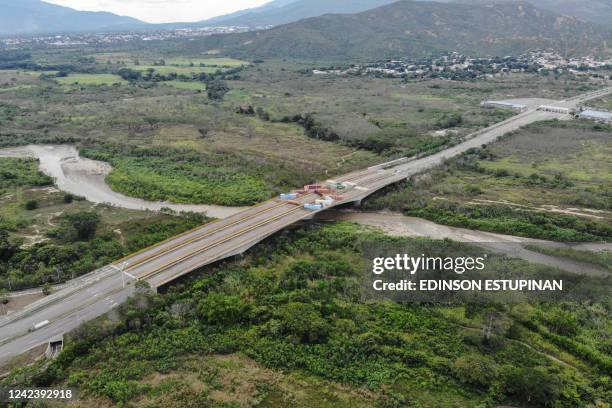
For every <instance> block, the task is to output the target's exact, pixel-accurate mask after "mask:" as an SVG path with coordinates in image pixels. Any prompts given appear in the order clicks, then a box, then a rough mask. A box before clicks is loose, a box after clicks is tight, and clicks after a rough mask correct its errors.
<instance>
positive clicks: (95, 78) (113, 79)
mask: <svg viewBox="0 0 612 408" xmlns="http://www.w3.org/2000/svg"><path fill="white" fill-rule="evenodd" d="M55 80H56V81H57V82H59V83H60V84H62V85H74V84H78V85H114V84H126V83H127V81H125V80H123V79H122V78H121V77H120V76H118V75H112V74H70V75H68V76H67V77H63V78H55Z"/></svg>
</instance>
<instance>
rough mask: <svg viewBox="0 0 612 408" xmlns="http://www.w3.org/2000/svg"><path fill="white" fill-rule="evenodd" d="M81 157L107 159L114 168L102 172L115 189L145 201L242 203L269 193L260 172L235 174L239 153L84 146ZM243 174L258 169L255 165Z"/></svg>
mask: <svg viewBox="0 0 612 408" xmlns="http://www.w3.org/2000/svg"><path fill="white" fill-rule="evenodd" d="M82 154H83V155H84V156H86V157H89V158H92V159H96V160H104V161H108V162H110V163H111V164H112V165H113V167H114V170H113V172H112V173H111V174H109V175H108V176H107V182H108V184H110V185H111V187H113V189H115V190H116V191H119V192H122V193H124V194H127V195H131V196H135V197H144V198H147V199H149V200H169V201H173V202H177V203H208V204H220V205H247V204H254V203H257V202H258V201H263V200H265V199H267V198H268V197H270V196H271V194H272V191H273V190H272V189H271V188H270V187H269V186H268V185H266V183H265V181H264V179H263V176H262V175H261V176H259V177H254V176H249V175H247V174H241V172H240V171H239V169H240V167H242V166H244V163H242V161H241V160H240V158H239V157H235V158H233V159H231V158H230V157H228V155H214V154H207V155H203V154H199V153H197V152H194V151H189V150H178V149H176V150H170V149H163V148H149V149H146V148H133V149H131V150H125V149H123V148H121V147H117V146H108V147H106V148H103V147H98V148H96V147H90V148H86V149H83V150H82ZM246 167H247V168H249V167H250V169H249V170H250V171H249V173H255V172H257V173H259V174H263V173H260V172H259V171H257V169H256V168H255V164H252V165H251V166H248V165H247V166H246Z"/></svg>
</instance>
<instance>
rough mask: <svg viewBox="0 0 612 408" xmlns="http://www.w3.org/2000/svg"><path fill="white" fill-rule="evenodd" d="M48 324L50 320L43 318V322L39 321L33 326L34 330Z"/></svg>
mask: <svg viewBox="0 0 612 408" xmlns="http://www.w3.org/2000/svg"><path fill="white" fill-rule="evenodd" d="M48 324H49V321H48V320H43V321H42V322H38V323H36V324H35V325H34V326H33V327H32V331H34V330H38V329H40V328H42V327H45V326H46V325H48Z"/></svg>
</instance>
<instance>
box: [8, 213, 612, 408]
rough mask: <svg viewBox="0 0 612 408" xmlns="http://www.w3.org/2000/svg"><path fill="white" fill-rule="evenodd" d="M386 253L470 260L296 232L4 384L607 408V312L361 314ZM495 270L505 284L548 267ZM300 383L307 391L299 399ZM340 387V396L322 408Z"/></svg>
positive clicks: (346, 231) (262, 399) (358, 237)
mask: <svg viewBox="0 0 612 408" xmlns="http://www.w3.org/2000/svg"><path fill="white" fill-rule="evenodd" d="M381 241H386V242H390V243H392V242H395V243H403V244H408V243H416V244H417V245H418V246H419V247H420V248H425V249H427V250H428V251H433V252H428V253H437V252H436V251H438V250H440V248H447V249H448V248H451V247H455V248H456V249H458V250H460V251H463V252H462V253H465V251H466V250H468V251H470V249H469V247H467V246H462V245H459V244H453V245H450V244H449V243H448V242H446V243H445V242H443V241H432V240H416V241H415V240H408V239H392V238H389V237H385V236H384V235H382V234H380V233H375V232H371V231H368V230H364V229H361V228H359V227H356V226H354V225H351V224H344V223H340V224H331V225H326V226H317V225H311V226H309V227H304V228H299V229H295V230H293V231H287V232H283V233H282V234H280V236H277V237H276V238H275V239H274V240H273V241H271V242H267V243H265V244H263V245H262V246H259V247H258V248H257V251H254V252H253V253H251V254H250V255H249V256H247V257H246V258H245V259H241V260H240V261H236V262H226V263H225V264H223V265H220V266H219V267H215V268H213V269H211V270H206V271H205V273H203V274H202V275H201V276H199V277H193V278H191V279H188V280H186V281H183V282H182V283H179V284H177V285H176V286H173V287H171V288H169V290H168V292H167V293H165V294H164V295H152V294H148V293H147V292H146V290H144V289H143V288H141V289H140V292H139V294H137V295H136V298H135V299H133V300H132V301H130V302H129V303H128V304H127V305H125V306H123V307H121V308H120V309H119V310H118V311H117V313H115V314H114V316H113V318H112V319H110V318H107V319H102V320H100V321H97V322H93V323H90V324H87V325H85V326H84V327H83V328H81V329H79V330H77V331H76V332H74V333H73V334H71V335H70V336H69V337H70V338H69V340H68V342H67V344H66V348H65V350H64V352H63V353H62V354H61V355H60V357H59V358H58V359H57V360H54V361H53V362H51V363H50V365H49V366H48V367H47V368H42V369H39V368H37V367H33V368H30V369H25V370H22V371H17V372H14V373H13V374H12V376H10V377H9V378H7V379H5V380H3V381H4V383H7V382H11V381H17V382H18V383H20V384H24V385H38V386H43V385H62V386H72V387H77V388H78V389H79V391H80V394H79V398H81V400H82V401H89V402H90V403H91V402H92V401H99V403H101V404H108V403H115V404H120V403H127V402H128V401H129V403H130V404H132V405H134V406H147V405H164V401H169V400H172V401H173V405H172V406H186V404H189V405H190V406H194V405H198V404H199V405H201V406H219V407H220V406H224V405H223V404H224V403H228V402H231V403H235V404H240V405H253V404H256V403H257V405H258V406H265V407H273V406H279V405H287V404H290V403H291V402H292V401H296V402H297V401H299V402H300V403H302V404H303V405H304V406H317V407H319V406H341V407H342V406H360V405H366V406H380V407H393V406H405V405H408V406H421V407H436V408H437V407H454V406H461V407H492V406H497V405H524V404H528V405H530V406H534V407H535V406H538V407H540V406H541V407H552V406H554V407H568V408H569V407H589V406H591V407H592V406H605V401H607V400H609V397H610V395H611V394H610V393H611V392H612V390H611V389H610V387H609V384H608V383H607V377H606V373H607V372H609V367H610V364H611V362H612V359H611V357H610V350H609V344H608V345H606V344H601V343H598V341H597V340H595V339H596V338H598V336H605V333H606V332H607V331H608V330H609V328H610V327H609V325H610V312H611V310H612V309H611V305H610V304H609V303H604V304H596V305H589V304H559V303H557V304H554V305H548V304H542V305H527V304H517V305H514V306H512V305H499V304H493V305H467V306H461V307H444V306H435V305H401V304H396V303H393V302H389V301H386V302H365V303H364V302H363V300H362V297H361V290H360V284H361V283H360V281H361V279H362V278H361V274H363V273H364V271H365V270H366V265H365V260H364V258H362V254H361V250H362V245H363V244H367V243H373V242H376V243H380V242H381ZM472 250H473V249H472ZM490 262H491V264H492V268H493V269H494V270H495V271H497V272H500V271H502V270H515V269H522V270H525V271H531V272H533V273H534V274H535V275H537V276H541V273H543V272H545V269H546V268H544V267H538V266H534V265H530V264H527V263H526V262H523V261H518V260H512V259H508V258H503V257H497V256H495V257H492V259H490ZM493 273H495V272H493ZM576 322H580V324H576ZM485 328H486V330H485ZM245 356H246V357H245ZM221 362H225V363H226V364H227V365H226V366H225V367H228V366H229V367H230V370H231V371H230V374H228V373H227V368H223V365H222V364H221ZM230 362H233V364H231V365H230ZM245 367H249V371H250V372H252V373H253V374H252V376H251V379H250V380H247V379H245V378H244V377H243V376H244V370H245V369H246V368H245ZM264 367H265V368H264ZM270 369H272V370H278V371H266V370H270ZM264 371H265V372H267V373H268V374H269V376H267V377H266V376H263V375H262V372H264ZM227 375H230V376H232V377H233V378H235V381H234V383H233V387H230V386H229V385H228V384H227V383H226V378H227V377H226V376H227ZM270 376H274V378H276V380H275V381H271V380H270ZM296 377H299V378H301V379H302V383H303V384H304V385H303V387H302V388H301V390H300V392H299V393H298V392H297V391H296V390H295V388H292V387H288V386H287V384H288V383H292V382H293V381H295V379H296ZM315 383H318V384H320V386H318V387H313V384H315ZM337 384H343V385H342V389H343V391H341V392H338V393H337V394H336V396H335V397H334V398H336V399H332V400H331V401H328V402H326V403H321V400H320V398H322V397H323V396H325V395H329V394H328V392H329V391H327V390H328V389H330V388H331V389H335V388H336V387H338V385H337ZM247 385H248V387H247ZM238 400H239V401H242V402H240V403H239V402H238ZM347 400H352V401H347ZM187 401H189V402H187ZM326 404H327V405H326ZM597 404H600V405H597ZM601 404H604V405H601Z"/></svg>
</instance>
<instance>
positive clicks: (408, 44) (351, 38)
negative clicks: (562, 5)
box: [198, 0, 611, 60]
mask: <svg viewBox="0 0 612 408" xmlns="http://www.w3.org/2000/svg"><path fill="white" fill-rule="evenodd" d="M610 39H611V35H610V29H609V28H605V27H602V26H599V25H595V24H591V23H586V22H583V21H581V20H579V19H577V18H575V17H567V16H560V15H557V14H554V13H551V12H548V11H543V10H540V9H538V8H536V7H534V6H533V5H532V4H530V3H527V2H510V3H495V4H486V5H475V4H463V3H436V2H418V1H408V0H404V1H399V2H396V3H392V4H389V5H386V6H383V7H379V8H376V9H373V10H368V11H365V12H362V13H357V14H344V15H341V14H326V15H323V16H320V17H314V18H308V19H304V20H300V21H298V22H294V23H290V24H285V25H281V26H278V27H275V28H272V29H269V30H259V31H251V32H246V33H240V34H232V35H216V36H211V37H207V38H204V39H202V41H200V42H199V45H198V46H199V47H200V49H199V51H201V52H212V51H215V52H216V51H222V52H225V53H230V54H234V55H236V56H244V57H246V56H248V57H263V58H266V57H267V58H269V57H272V58H284V57H293V58H301V59H306V58H323V59H326V58H327V59H346V58H349V59H369V60H371V59H378V58H389V57H396V56H398V55H402V56H404V55H410V56H412V57H418V56H426V55H431V54H432V53H435V52H437V51H445V50H455V51H460V52H464V53H467V54H470V55H474V56H477V55H510V54H515V53H517V52H524V51H527V50H529V49H533V48H555V49H557V50H559V51H560V52H562V53H565V54H568V55H571V54H584V53H599V52H607V51H608V48H607V43H608V41H609V40H610Z"/></svg>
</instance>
